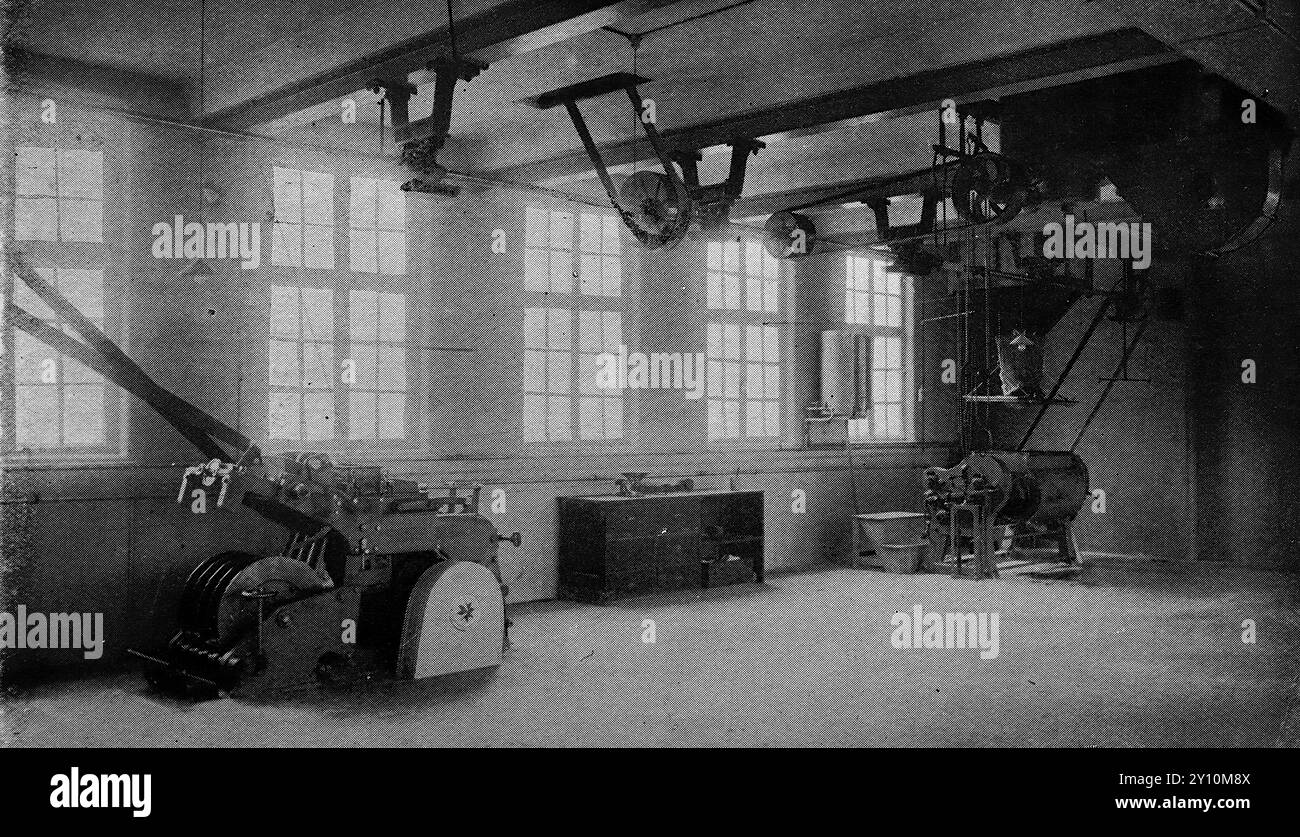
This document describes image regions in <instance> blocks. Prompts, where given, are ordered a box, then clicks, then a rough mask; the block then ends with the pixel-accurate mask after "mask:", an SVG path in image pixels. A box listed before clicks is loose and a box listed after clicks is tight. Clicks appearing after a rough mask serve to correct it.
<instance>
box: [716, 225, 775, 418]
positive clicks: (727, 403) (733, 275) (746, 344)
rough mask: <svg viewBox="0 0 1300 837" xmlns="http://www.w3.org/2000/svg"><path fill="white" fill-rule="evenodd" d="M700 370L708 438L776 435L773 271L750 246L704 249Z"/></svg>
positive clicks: (768, 259)
mask: <svg viewBox="0 0 1300 837" xmlns="http://www.w3.org/2000/svg"><path fill="white" fill-rule="evenodd" d="M707 267H708V305H709V320H710V322H709V326H708V366H707V372H706V384H707V389H706V392H707V401H708V435H709V438H710V439H742V438H749V439H766V438H775V437H777V436H779V435H780V432H781V421H780V419H781V396H780V392H781V351H780V338H779V333H778V331H777V327H776V326H774V325H769V324H768V323H770V322H771V320H773V319H774V316H773V315H775V314H776V313H777V311H778V309H779V307H780V296H781V264H780V262H779V261H777V259H775V258H774V257H773V256H772V255H771V254H769V253H768V252H767V251H766V250H765V249H764V248H763V246H762V245H761V244H760V243H758V242H756V241H750V242H745V243H744V244H743V246H742V244H741V242H737V241H728V242H710V243H709V246H708V254H707Z"/></svg>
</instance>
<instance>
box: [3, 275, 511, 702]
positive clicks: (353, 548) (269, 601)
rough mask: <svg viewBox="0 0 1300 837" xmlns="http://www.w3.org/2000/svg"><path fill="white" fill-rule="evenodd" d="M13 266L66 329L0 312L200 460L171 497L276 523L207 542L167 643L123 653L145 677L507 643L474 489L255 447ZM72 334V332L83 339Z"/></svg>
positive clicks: (372, 661) (415, 664)
mask: <svg viewBox="0 0 1300 837" xmlns="http://www.w3.org/2000/svg"><path fill="white" fill-rule="evenodd" d="M8 266H9V267H10V268H12V269H13V270H14V271H15V272H16V273H17V275H18V277H19V278H21V279H22V281H24V282H25V283H26V284H27V285H28V286H29V287H30V288H31V289H32V291H33V292H34V293H35V294H36V295H37V296H38V297H39V298H40V299H41V300H42V301H43V302H44V303H45V304H46V305H48V306H49V307H50V308H51V309H52V310H53V311H54V312H55V313H56V314H57V315H58V317H59V319H61V320H62V321H63V322H64V323H66V324H67V325H68V327H69V328H70V329H71V330H72V331H73V332H75V333H76V334H77V335H78V336H79V337H80V338H81V339H78V338H77V337H74V336H73V335H72V334H69V333H67V332H65V331H64V330H62V329H60V328H58V327H56V326H54V325H53V324H51V323H49V322H46V321H44V320H42V319H40V318H38V317H35V316H33V315H32V314H30V313H29V312H27V311H25V310H23V309H22V308H20V307H18V306H17V305H15V304H14V303H13V301H12V300H9V301H7V303H6V304H5V307H4V322H5V324H6V326H12V327H14V328H18V329H20V330H22V331H25V332H27V333H28V334H30V335H32V336H33V337H35V338H36V339H38V340H41V341H42V342H44V343H46V344H47V345H49V346H50V347H51V348H53V349H55V350H56V351H59V352H61V353H63V354H64V355H67V356H69V357H71V358H73V359H74V360H76V361H78V362H79V363H82V364H84V365H85V366H87V367H89V368H90V369H92V370H94V371H96V372H98V373H99V374H100V375H102V376H103V377H104V378H106V379H108V380H109V381H111V382H113V383H115V384H117V385H118V386H120V387H122V388H123V389H125V390H126V391H128V392H130V393H131V394H133V395H135V396H136V397H138V398H140V399H141V400H142V401H144V402H145V403H146V404H148V405H149V406H150V407H152V408H153V409H154V410H156V411H157V412H158V414H159V415H160V416H162V417H163V418H164V419H165V420H166V421H167V422H168V423H169V424H171V425H172V426H173V427H174V428H176V430H177V431H178V432H180V433H181V435H183V436H184V437H185V438H186V439H188V440H189V441H190V442H191V443H192V444H193V445H194V446H195V447H196V448H198V449H199V450H200V451H201V452H202V453H203V455H204V457H206V458H207V461H206V462H204V463H203V464H200V465H196V466H193V467H190V468H187V469H186V470H185V471H184V473H183V475H182V477H181V485H180V492H179V494H178V495H177V502H179V503H182V504H185V505H188V506H189V507H190V509H191V511H193V512H195V513H207V512H210V511H214V510H232V509H246V510H249V511H252V512H255V513H256V514H258V515H260V516H261V517H263V518H265V519H266V520H269V521H271V522H273V523H276V524H278V525H279V526H282V527H284V528H285V529H287V530H288V532H289V539H288V542H287V543H286V544H285V547H284V548H283V550H282V551H280V552H278V553H277V554H273V555H256V554H252V553H248V552H238V551H230V552H222V553H220V554H218V555H216V556H214V557H212V558H209V559H208V560H206V561H203V562H201V563H200V564H199V565H198V566H196V567H195V568H194V569H193V571H192V572H190V573H189V576H188V578H187V579H186V581H185V583H184V585H183V587H182V588H181V589H180V590H179V592H178V593H177V600H178V605H177V608H176V612H175V625H174V628H173V629H170V630H169V631H168V632H167V633H168V634H169V635H170V637H171V638H170V641H169V642H168V643H167V645H166V648H164V649H162V650H159V651H153V650H151V652H150V653H144V652H140V651H134V650H133V651H132V653H133V654H135V655H136V656H137V657H141V658H143V659H144V660H145V661H146V663H147V674H148V678H149V680H150V682H152V683H154V684H155V685H158V686H162V687H172V688H175V689H177V690H180V691H184V692H187V693H191V694H196V695H210V694H213V693H217V692H228V693H231V694H235V695H240V696H268V695H272V694H277V693H282V692H286V691H294V690H297V689H301V688H304V687H309V686H315V685H317V684H322V683H323V684H333V683H343V682H349V681H352V680H356V679H369V678H371V677H376V676H390V677H391V676H396V677H403V678H421V677H430V676H436V675H441V674H450V673H453V672H459V671H470V670H476V669H482V668H488V667H491V666H495V665H497V664H498V663H500V661H501V657H502V653H503V651H504V649H505V647H506V645H507V643H508V637H507V626H508V621H507V620H506V617H505V595H506V593H507V592H508V591H507V588H506V586H505V584H503V583H502V581H501V573H500V569H499V568H498V566H497V547H498V545H499V542H500V541H503V540H504V541H509V542H510V543H513V544H514V545H515V546H516V547H518V546H519V545H520V537H519V533H518V532H515V533H513V534H512V535H510V536H509V537H505V536H502V535H500V534H499V533H498V531H497V529H496V527H495V526H494V525H493V524H492V522H491V521H489V520H488V519H487V518H486V517H484V516H483V515H481V514H479V510H478V504H479V492H480V488H481V487H480V486H472V487H469V488H468V489H467V490H466V487H465V486H461V485H457V484H455V483H446V484H443V485H442V486H436V487H435V486H431V485H426V484H424V483H420V482H417V481H414V480H408V479H398V478H394V477H392V476H390V475H389V474H387V473H386V472H384V471H383V470H382V469H381V468H380V467H378V466H374V465H342V464H336V463H334V462H332V461H331V460H330V458H329V457H328V456H327V455H325V454H323V453H312V452H287V453H283V454H279V455H275V456H270V455H266V456H264V455H263V453H262V451H261V449H260V448H259V447H258V446H257V445H256V444H254V443H253V442H252V441H251V440H250V439H249V438H248V437H247V436H245V435H244V434H243V433H241V432H240V431H238V430H236V429H235V428H232V427H230V426H229V425H227V424H225V423H224V422H222V421H221V420H220V419H217V418H215V417H214V416H212V415H210V414H208V413H207V412H205V411H203V410H201V409H199V408H198V407H195V406H194V405H193V404H191V403H189V402H188V401H186V400H184V399H182V398H180V397H179V396H177V395H175V394H174V393H172V392H170V391H168V390H167V389H165V388H163V387H162V386H160V385H159V384H158V383H156V382H155V381H154V380H153V379H152V378H150V377H149V375H147V374H146V373H145V372H144V371H143V370H142V369H141V368H140V367H139V366H138V365H137V364H136V363H135V362H134V361H132V360H131V359H130V358H129V357H127V356H126V355H125V354H124V353H123V352H122V350H121V349H120V348H118V346H117V345H116V344H115V343H113V341H112V340H109V339H108V338H107V337H106V336H105V335H104V334H103V332H101V331H100V330H99V329H98V328H97V327H96V326H95V325H94V323H92V322H90V321H89V320H88V319H86V317H85V316H84V315H83V314H82V313H81V312H80V311H78V310H77V308H76V307H75V306H74V305H72V304H71V303H69V302H68V301H67V299H65V298H64V297H63V296H62V295H61V294H60V293H59V292H58V291H57V290H56V289H55V288H53V287H52V286H51V285H50V284H49V283H48V282H46V281H45V280H44V278H43V277H41V276H40V274H38V273H36V272H35V271H34V270H32V269H31V268H30V267H29V266H28V265H27V264H26V262H25V261H24V260H23V259H22V257H21V256H20V255H18V254H16V253H10V254H8ZM83 341H84V342H83Z"/></svg>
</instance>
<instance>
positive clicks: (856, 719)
mask: <svg viewBox="0 0 1300 837" xmlns="http://www.w3.org/2000/svg"><path fill="white" fill-rule="evenodd" d="M915 604H920V605H922V606H923V607H924V608H925V609H926V610H932V611H938V612H944V611H961V612H981V611H983V612H994V611H996V612H998V613H999V614H1000V627H1001V648H1000V655H999V656H998V657H997V658H996V659H991V660H982V659H980V657H979V653H978V651H975V650H961V649H955V650H925V649H922V650H897V649H894V648H893V647H892V646H891V644H890V635H891V632H892V628H891V625H890V619H891V617H892V616H893V614H894V613H895V612H897V611H910V609H911V608H912V606H913V605H915ZM1298 605H1300V578H1297V577H1296V576H1293V575H1284V574H1280V573H1270V572H1257V571H1252V570H1246V569H1241V568H1237V567H1232V566H1228V565H1220V564H1203V565H1198V566H1196V567H1194V568H1188V567H1186V566H1184V565H1172V564H1162V563H1156V562H1149V561H1142V562H1132V561H1119V560H1113V559H1098V558H1092V559H1091V560H1090V564H1089V566H1088V567H1087V568H1086V569H1085V570H1084V571H1083V573H1081V574H1080V575H1079V576H1078V577H1077V578H1076V579H1074V580H1070V581H1059V580H1058V581H1045V580H1035V579H1031V578H1003V579H998V580H989V581H980V582H975V581H969V580H961V579H951V578H948V577H945V576H924V575H916V576H897V575H886V574H883V573H879V572H875V571H871V570H849V569H845V568H839V567H828V568H823V569H819V570H815V571H812V572H806V573H801V574H795V575H784V576H778V577H774V578H769V580H768V584H767V585H766V586H764V587H755V586H745V587H733V588H724V589H720V590H712V591H707V592H704V593H692V594H680V595H676V594H675V595H663V596H657V597H652V598H648V599H640V600H635V601H625V602H621V603H617V604H615V605H612V606H609V607H596V606H590V605H575V604H571V603H566V602H548V603H542V604H535V605H526V606H520V607H515V608H512V610H511V614H510V615H511V617H512V618H513V619H514V622H515V627H514V631H513V639H514V645H515V647H514V649H513V650H512V651H511V652H510V654H509V656H508V658H507V660H506V662H505V664H503V665H502V666H500V668H498V669H497V670H495V671H491V672H488V673H479V674H474V675H462V676H457V677H453V678H448V679H445V680H442V681H422V682H416V683H412V682H403V683H393V682H389V683H381V684H375V685H372V686H369V687H366V688H361V689H356V690H353V691H351V692H347V693H322V694H320V695H313V696H311V697H310V698H299V699H295V700H292V701H288V702H282V703H276V704H266V705H256V704H250V703H244V702H239V701H234V700H216V701H209V702H206V703H200V704H184V703H179V702H175V701H172V700H169V699H164V698H160V697H157V696H154V695H151V694H149V693H147V692H146V691H145V690H144V687H143V683H142V680H141V679H140V678H139V677H137V676H134V675H122V676H119V677H116V678H111V679H99V680H80V681H73V682H68V683H60V684H50V685H46V686H42V687H39V688H36V689H33V690H32V691H30V692H26V693H22V694H19V695H18V696H16V697H11V698H10V699H8V700H7V702H6V703H5V704H4V705H3V707H0V708H2V709H3V715H0V743H2V744H6V745H9V746H41V745H62V746H77V747H83V746H107V745H118V746H131V745H152V746H169V745H183V746H221V745H251V746H318V745H326V746H344V747H347V746H372V745H439V746H442V745H545V746H571V745H592V746H625V745H650V746H689V745H723V746H727V745H738V746H756V745H759V746H762V745H767V746H770V745H867V746H1048V745H1057V746H1275V745H1281V746H1295V745H1296V744H1297V743H1300V713H1298V712H1297V702H1296V696H1297V680H1296V674H1297V671H1298V670H1300V662H1298V661H1300V655H1298V654H1297V652H1298V651H1300V618H1297V606H1298ZM643 619H653V620H654V621H655V626H656V633H657V637H656V638H657V642H656V643H655V644H653V645H647V644H645V643H643V642H642V639H641V635H642V620H643ZM1244 619H1253V620H1255V622H1256V625H1257V632H1258V642H1257V644H1255V645H1248V644H1244V643H1243V642H1242V641H1241V623H1242V620H1244Z"/></svg>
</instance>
